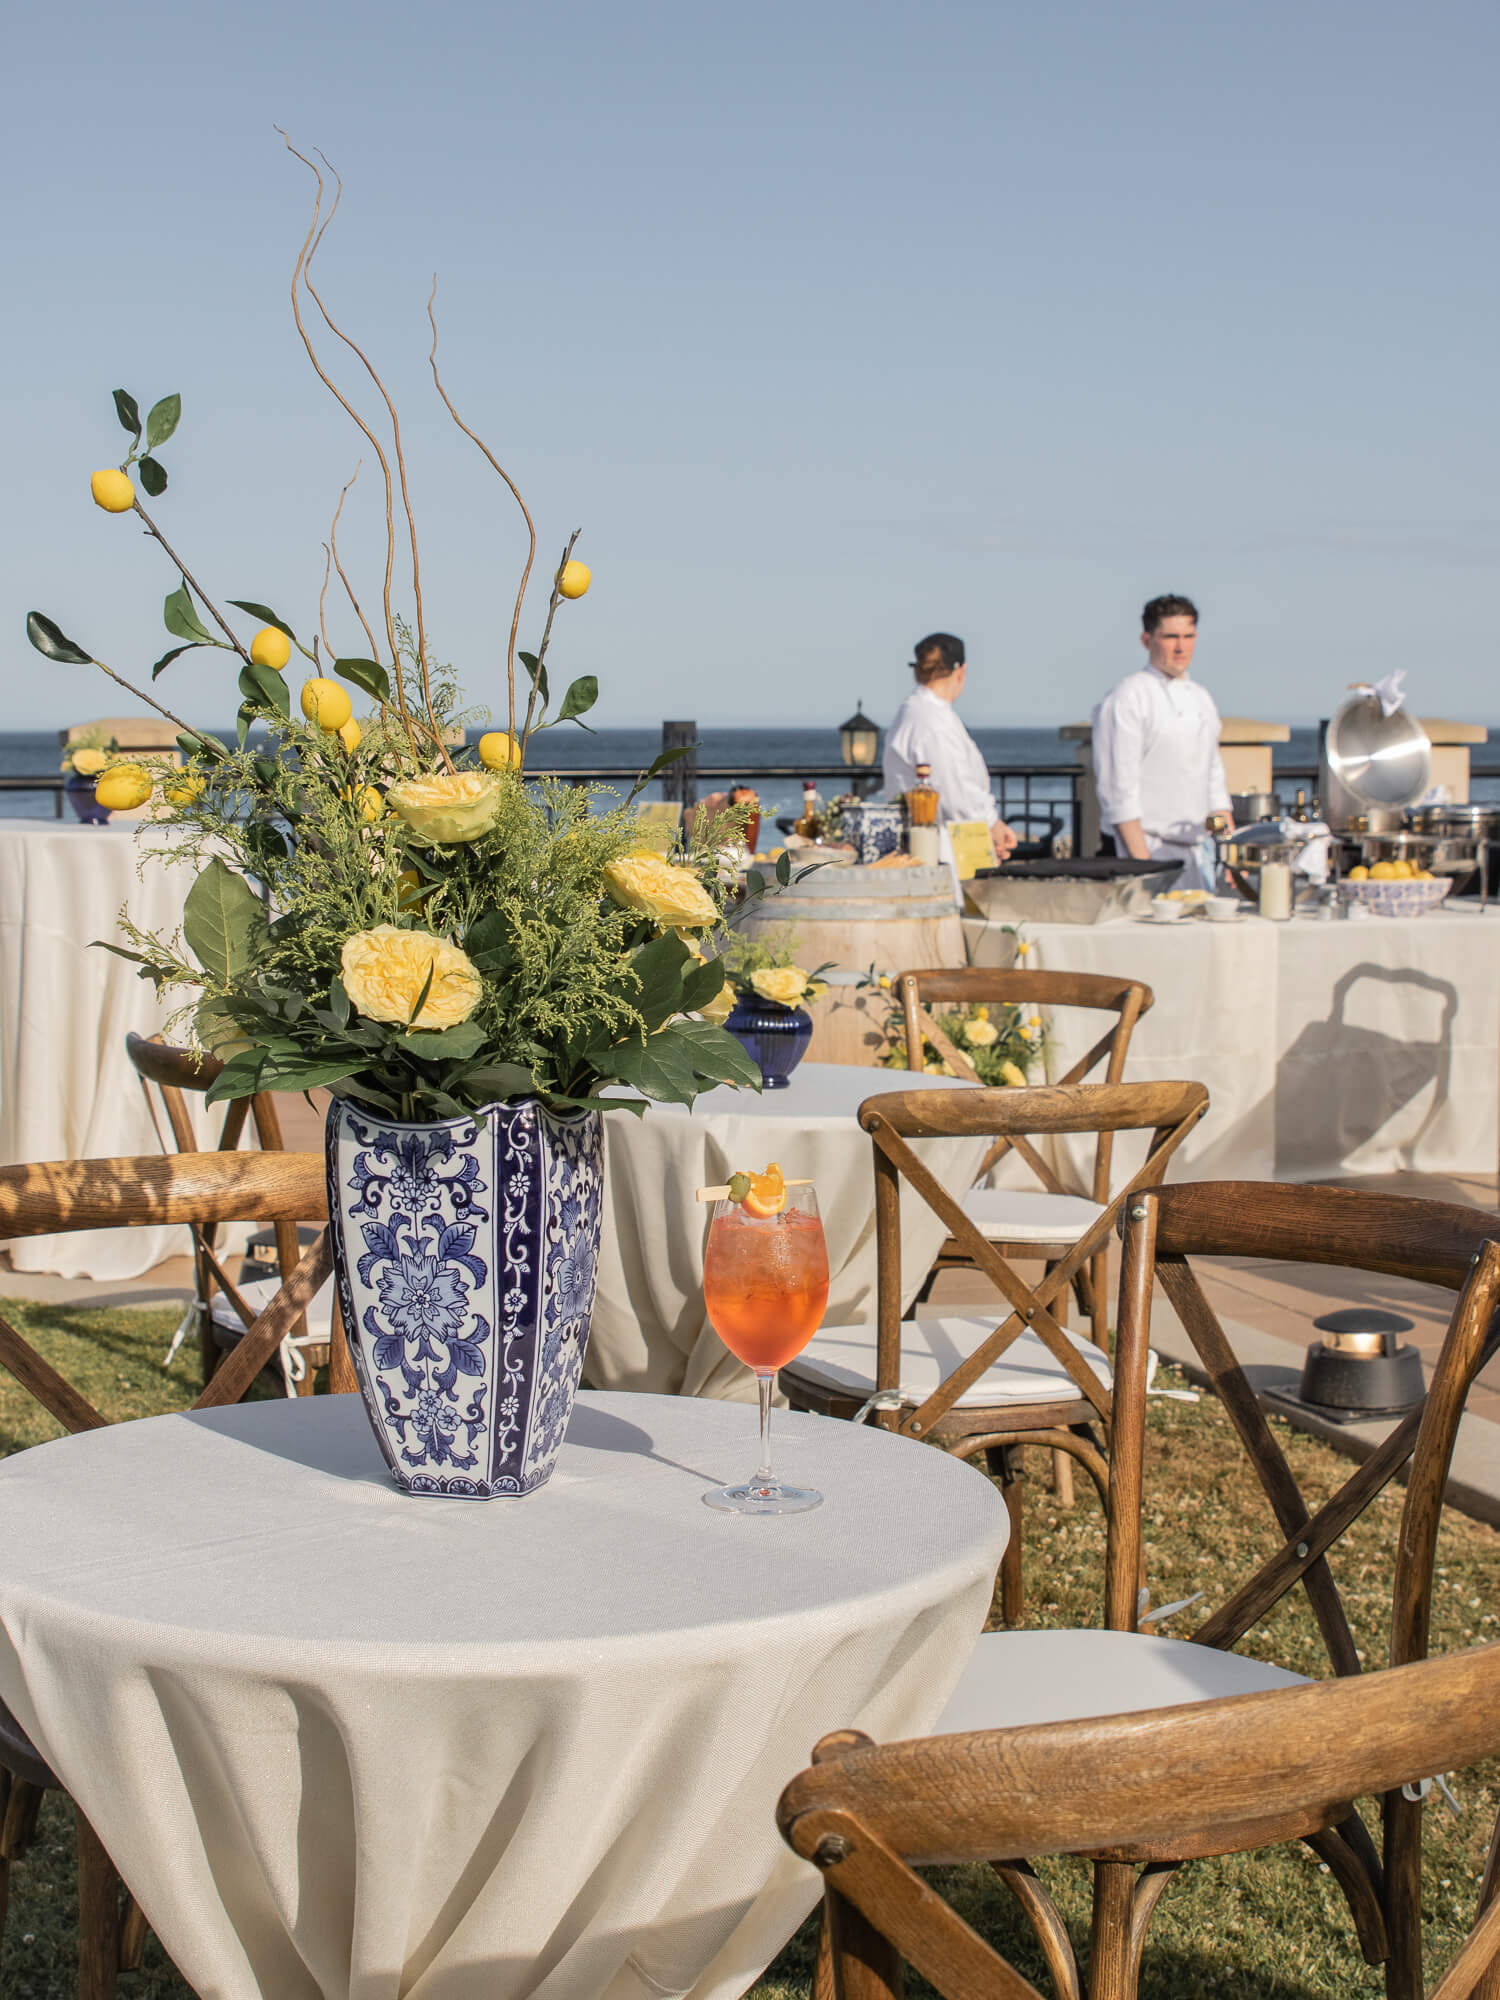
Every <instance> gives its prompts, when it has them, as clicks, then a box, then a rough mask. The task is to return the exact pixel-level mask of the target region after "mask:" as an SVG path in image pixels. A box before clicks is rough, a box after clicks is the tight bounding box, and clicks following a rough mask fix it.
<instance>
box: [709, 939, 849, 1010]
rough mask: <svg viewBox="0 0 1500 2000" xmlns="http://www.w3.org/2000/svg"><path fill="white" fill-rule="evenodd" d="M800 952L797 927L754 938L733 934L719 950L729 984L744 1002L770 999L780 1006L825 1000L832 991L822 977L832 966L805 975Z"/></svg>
mask: <svg viewBox="0 0 1500 2000" xmlns="http://www.w3.org/2000/svg"><path fill="white" fill-rule="evenodd" d="M796 951H797V927H796V925H795V924H783V925H781V926H780V927H779V928H778V929H775V930H765V931H760V932H758V933H756V934H754V935H752V936H746V935H744V934H742V933H739V932H734V931H731V932H730V933H729V935H728V936H727V938H726V939H725V940H724V941H723V943H722V945H721V946H720V950H719V957H720V961H721V963H722V964H723V966H724V968H725V985H726V987H727V988H728V989H729V990H730V992H732V993H733V994H734V996H735V997H736V998H737V999H739V1000H741V1001H748V1000H770V1001H773V1002H775V1004H776V1005H777V1006H780V1007H799V1006H801V1004H802V1002H803V1001H804V1000H821V999H822V997H823V995H824V994H825V993H826V992H827V991H828V982H827V980H826V979H824V978H823V977H822V975H823V974H824V973H825V972H828V971H831V970H832V966H831V965H828V964H825V965H820V966H817V967H816V968H815V969H814V970H813V971H812V972H804V971H803V969H802V967H801V966H800V965H798V964H797V963H796Z"/></svg>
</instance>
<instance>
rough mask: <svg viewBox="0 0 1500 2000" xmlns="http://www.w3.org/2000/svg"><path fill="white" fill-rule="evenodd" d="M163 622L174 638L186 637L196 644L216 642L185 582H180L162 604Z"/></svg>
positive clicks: (209, 644) (204, 644) (189, 641)
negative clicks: (196, 609) (197, 610)
mask: <svg viewBox="0 0 1500 2000" xmlns="http://www.w3.org/2000/svg"><path fill="white" fill-rule="evenodd" d="M161 622H162V623H163V625H165V626H166V628H167V630H168V631H169V632H170V633H171V634H172V637H173V638H174V639H186V640H187V641H188V643H189V644H190V645H194V646H212V645H214V644H215V640H214V635H213V633H212V632H210V631H209V629H208V627H207V626H206V625H205V624H204V623H203V620H202V619H201V618H200V617H199V616H198V614H197V612H196V611H195V610H194V609H193V600H192V598H191V597H190V596H189V594H188V587H187V585H186V584H185V583H180V584H178V586H177V588H176V589H175V590H174V591H173V592H172V593H171V594H170V596H169V597H168V598H167V600H166V602H165V603H164V604H163V605H162V608H161Z"/></svg>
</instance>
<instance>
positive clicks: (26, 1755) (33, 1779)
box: [0, 1701, 63, 1792]
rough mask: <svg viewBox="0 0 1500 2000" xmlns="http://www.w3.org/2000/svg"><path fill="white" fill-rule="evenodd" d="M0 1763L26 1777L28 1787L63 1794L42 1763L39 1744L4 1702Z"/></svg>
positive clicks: (0, 1719)
mask: <svg viewBox="0 0 1500 2000" xmlns="http://www.w3.org/2000/svg"><path fill="white" fill-rule="evenodd" d="M0 1764H3V1765H4V1766H5V1768H6V1770H7V1771H9V1772H11V1774H12V1775H13V1776H14V1777H17V1778H24V1779H25V1780H26V1782H27V1784H29V1785H37V1786H39V1787H40V1788H41V1790H42V1791H44V1792H60V1791H61V1790H62V1789H63V1788H62V1785H61V1783H60V1782H59V1781H58V1779H56V1778H55V1777H54V1776H53V1775H52V1772H51V1771H50V1770H49V1769H48V1767H47V1766H46V1765H45V1764H44V1763H43V1762H42V1759H41V1756H40V1755H39V1753H38V1751H37V1748H36V1745H35V1744H34V1743H33V1742H32V1740H31V1738H30V1737H29V1736H28V1735H27V1734H26V1731H25V1730H24V1729H23V1728H22V1727H21V1725H20V1723H19V1722H17V1720H16V1718H15V1717H14V1716H13V1715H12V1714H11V1712H10V1710H9V1709H8V1708H7V1707H6V1706H5V1703H4V1702H3V1701H0Z"/></svg>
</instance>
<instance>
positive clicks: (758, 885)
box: [745, 868, 766, 897]
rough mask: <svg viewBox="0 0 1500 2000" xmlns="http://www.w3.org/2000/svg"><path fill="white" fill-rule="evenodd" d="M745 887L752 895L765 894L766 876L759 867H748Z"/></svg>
mask: <svg viewBox="0 0 1500 2000" xmlns="http://www.w3.org/2000/svg"><path fill="white" fill-rule="evenodd" d="M745 888H746V890H747V892H748V893H749V894H750V895H751V896H752V897H755V896H763V895H764V894H765V893H766V878H765V876H764V875H762V874H761V872H760V870H759V869H758V868H749V869H746V871H745Z"/></svg>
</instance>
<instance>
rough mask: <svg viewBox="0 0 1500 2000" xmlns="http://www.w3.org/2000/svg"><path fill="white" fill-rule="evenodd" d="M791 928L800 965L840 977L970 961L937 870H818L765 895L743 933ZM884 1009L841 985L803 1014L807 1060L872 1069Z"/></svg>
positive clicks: (946, 877) (946, 882)
mask: <svg viewBox="0 0 1500 2000" xmlns="http://www.w3.org/2000/svg"><path fill="white" fill-rule="evenodd" d="M788 924H791V925H795V927H796V932H797V936H796V945H795V949H796V953H797V963H798V964H799V965H801V966H803V967H804V968H805V969H806V970H807V971H809V972H810V971H812V969H813V968H814V967H815V966H818V965H824V964H829V965H833V966H836V967H837V968H838V969H839V970H840V971H841V972H843V973H845V974H854V973H862V972H866V971H868V970H869V969H870V968H871V967H873V968H874V970H875V972H876V973H881V972H888V973H896V972H902V971H905V970H906V968H907V967H908V966H930V965H952V966H960V965H964V964H966V963H967V961H966V959H965V957H964V934H963V923H962V920H961V918H960V916H959V912H958V907H957V904H956V903H955V901H954V893H953V877H952V875H951V873H950V872H949V870H948V869H947V868H946V867H939V868H834V867H830V868H819V869H818V870H817V871H816V873H814V874H811V875H808V876H806V877H805V878H804V879H803V880H802V881H800V882H792V883H789V884H788V885H787V887H786V888H785V889H772V890H771V891H770V892H769V893H768V894H767V895H766V896H765V898H764V900H763V901H762V902H761V903H760V904H759V905H758V906H757V908H756V909H755V910H753V911H752V912H751V913H750V915H749V916H748V917H747V918H746V920H745V922H744V924H743V925H742V926H741V928H742V930H743V931H744V932H745V934H746V935H747V936H751V937H753V936H754V935H755V934H756V933H757V932H760V931H767V930H777V929H780V928H781V927H782V926H784V925H788ZM887 1005H888V1000H887V996H886V995H885V994H883V993H877V994H872V993H868V992H867V991H865V990H863V989H856V988H853V987H851V986H849V985H847V984H845V983H843V982H842V981H841V982H840V983H839V984H838V985H836V986H835V987H834V988H833V989H832V990H831V991H830V992H829V994H828V995H827V997H826V998H825V999H823V1000H820V1001H815V1002H814V1003H813V1004H812V1005H811V1006H810V1007H809V1009H808V1011H809V1013H810V1014H811V1015H812V1017H813V1035H812V1041H811V1042H810V1044H809V1045H808V1052H807V1057H806V1060H807V1061H809V1062H843V1063H857V1062H862V1063H870V1064H873V1063H874V1062H875V1060H876V1056H877V1054H878V1052H879V1048H880V1045H881V1036H880V1026H881V1024H882V1023H883V1021H884V1017H885V1013H886V1009H887Z"/></svg>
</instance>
